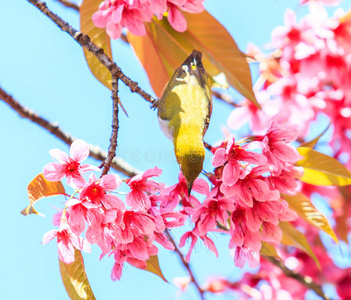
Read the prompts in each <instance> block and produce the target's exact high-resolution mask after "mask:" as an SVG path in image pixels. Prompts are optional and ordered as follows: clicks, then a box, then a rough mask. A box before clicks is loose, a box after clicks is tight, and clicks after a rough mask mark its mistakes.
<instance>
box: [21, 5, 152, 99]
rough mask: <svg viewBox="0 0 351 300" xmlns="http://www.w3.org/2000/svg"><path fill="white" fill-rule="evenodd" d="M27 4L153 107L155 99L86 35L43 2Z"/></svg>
mask: <svg viewBox="0 0 351 300" xmlns="http://www.w3.org/2000/svg"><path fill="white" fill-rule="evenodd" d="M27 1H28V2H29V3H31V4H33V5H34V6H35V7H37V8H38V9H39V10H40V11H41V12H42V13H43V14H44V15H46V16H47V17H48V18H49V19H50V20H51V21H53V22H54V23H55V24H56V25H57V26H58V27H59V28H60V29H61V30H62V31H64V32H67V33H68V34H69V35H70V36H71V37H72V38H73V39H74V40H75V41H76V42H78V44H80V45H81V46H82V47H84V48H85V49H87V50H88V51H89V52H91V53H93V54H94V55H95V56H96V58H97V59H98V60H99V61H100V63H102V64H103V65H104V66H105V67H106V68H107V69H108V70H109V71H110V73H111V75H112V76H116V77H117V78H118V79H120V80H121V81H122V82H123V83H124V84H125V85H126V86H128V87H129V89H130V91H131V92H133V93H137V94H139V95H140V96H141V97H142V98H144V99H145V100H146V101H148V102H149V103H151V105H154V104H155V102H156V99H155V98H153V97H152V96H151V95H150V94H148V93H147V92H145V91H144V90H143V89H141V88H140V86H139V85H138V83H137V82H135V81H133V80H131V79H130V78H129V77H127V76H126V75H125V74H124V73H123V72H122V70H121V69H120V68H119V67H118V66H117V64H116V63H115V62H114V61H113V60H111V58H110V57H109V56H108V55H106V54H105V53H104V50H103V49H102V48H100V47H98V46H97V45H96V44H94V43H93V42H92V41H91V40H90V38H89V36H88V35H86V34H83V33H81V32H79V31H78V30H76V29H74V28H73V27H72V26H70V25H69V24H68V23H67V22H65V21H64V20H62V19H61V18H60V17H59V16H58V15H56V14H54V13H53V12H52V11H51V10H50V9H49V8H48V7H47V6H46V3H45V2H41V1H38V0H27Z"/></svg>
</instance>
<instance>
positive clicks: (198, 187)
mask: <svg viewBox="0 0 351 300" xmlns="http://www.w3.org/2000/svg"><path fill="white" fill-rule="evenodd" d="M192 190H193V191H194V192H197V193H200V194H202V195H207V194H208V193H209V186H208V183H207V182H206V181H205V180H203V179H202V178H196V179H195V181H194V184H193V188H192Z"/></svg>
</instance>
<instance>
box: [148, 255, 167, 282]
mask: <svg viewBox="0 0 351 300" xmlns="http://www.w3.org/2000/svg"><path fill="white" fill-rule="evenodd" d="M146 264H147V266H146V269H145V270H146V271H149V272H151V273H154V274H156V275H157V276H158V277H160V278H161V279H163V280H164V281H166V282H167V283H168V281H167V279H166V278H165V277H164V276H163V274H162V271H161V268H160V264H159V262H158V257H157V255H153V256H150V258H149V260H147V261H146Z"/></svg>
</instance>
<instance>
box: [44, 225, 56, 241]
mask: <svg viewBox="0 0 351 300" xmlns="http://www.w3.org/2000/svg"><path fill="white" fill-rule="evenodd" d="M56 235H57V229H53V230H50V231H48V232H47V233H45V234H44V236H43V241H42V244H43V245H45V244H47V243H49V242H50V241H51V240H52V239H54V238H55V237H56Z"/></svg>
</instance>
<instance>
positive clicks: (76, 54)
mask: <svg viewBox="0 0 351 300" xmlns="http://www.w3.org/2000/svg"><path fill="white" fill-rule="evenodd" d="M47 4H48V6H49V8H50V9H52V10H53V11H54V12H56V13H57V14H58V15H60V16H61V17H62V18H63V19H65V20H67V21H68V22H69V23H70V24H71V25H72V26H73V27H75V28H77V29H78V14H77V13H76V12H74V11H72V10H70V9H67V8H64V7H62V6H61V5H60V4H57V3H56V2H55V1H48V2H47ZM205 6H206V8H207V9H208V10H209V11H210V12H211V13H212V14H213V15H214V16H215V17H216V18H217V19H218V20H220V22H221V23H222V24H223V25H224V26H225V27H226V28H227V30H228V31H229V32H230V33H231V34H232V36H233V37H234V39H235V40H236V42H237V44H238V45H239V48H240V49H241V50H243V51H245V49H246V46H247V44H248V43H250V42H252V43H254V44H256V45H257V46H259V47H263V46H264V45H265V44H266V43H267V42H269V40H270V33H271V31H272V29H273V28H274V27H276V26H277V25H280V24H282V23H283V15H284V11H285V9H286V8H291V9H293V10H295V11H296V12H297V13H298V14H299V15H303V14H304V13H305V12H306V8H305V7H302V6H301V5H299V3H298V1H293V0H286V1H277V0H276V1H273V0H265V1H261V0H256V1H253V0H252V1H232V0H222V1H217V0H206V1H205ZM344 7H347V6H346V5H344ZM0 28H1V29H0V31H1V47H0V86H1V87H2V88H3V89H4V90H5V91H7V92H8V93H10V94H12V95H13V96H14V98H15V99H17V100H18V101H19V102H20V103H22V104H23V105H25V106H27V107H29V108H31V109H33V110H34V111H35V112H36V113H38V114H39V115H41V116H44V117H45V118H47V119H48V120H50V121H52V122H58V124H59V125H60V126H61V128H62V129H64V130H65V131H67V132H69V133H71V134H72V135H73V136H74V137H77V138H81V139H84V140H86V141H87V142H88V143H90V144H93V145H99V146H100V147H102V148H103V149H107V147H108V145H109V138H110V128H111V106H112V105H111V99H110V96H111V95H110V92H109V91H108V90H107V89H106V88H105V87H103V86H102V85H101V84H100V83H99V82H98V81H97V80H96V79H95V78H94V77H93V76H92V75H91V74H90V72H89V70H88V67H87V65H86V63H85V60H84V57H83V52H82V49H81V47H80V46H79V45H78V44H77V43H75V42H74V41H73V40H72V38H71V37H70V36H68V35H67V34H66V33H63V32H61V31H60V30H59V29H58V28H57V27H56V25H54V24H53V23H52V22H51V21H50V20H49V19H48V18H46V17H45V16H44V15H42V14H41V13H40V12H39V11H38V10H37V9H36V8H35V7H34V6H32V5H31V4H29V3H28V2H27V1H19V0H13V1H0ZM112 47H113V54H114V58H115V61H116V62H117V64H118V65H119V66H120V67H121V68H122V70H123V71H124V72H125V73H126V74H127V75H128V76H130V77H131V78H132V79H133V80H135V81H137V82H139V84H140V86H141V87H142V88H143V89H145V90H146V91H148V92H149V93H152V90H151V88H150V85H149V83H148V80H147V77H146V74H145V72H144V71H143V70H142V68H141V66H140V64H139V62H138V60H137V59H136V58H135V57H134V56H133V54H132V50H131V48H130V47H129V46H128V45H126V44H125V43H123V42H121V41H113V43H112ZM120 97H121V99H122V101H123V104H124V106H125V108H126V109H127V111H128V114H129V118H127V117H126V116H125V115H123V114H120V117H119V120H120V130H119V136H118V144H119V147H118V154H119V155H120V156H122V157H123V158H125V159H126V160H127V161H128V162H129V163H130V164H131V165H133V166H135V167H136V168H138V169H140V170H145V169H148V168H152V167H154V166H155V165H157V166H158V167H160V168H162V169H163V175H162V176H161V180H162V181H164V182H166V183H167V184H170V185H171V184H174V183H175V182H176V179H177V176H178V172H179V169H178V165H177V164H176V162H175V159H159V156H160V155H161V154H163V153H167V154H168V153H170V154H171V158H172V157H173V156H172V154H173V150H172V149H173V147H172V144H171V143H170V142H169V141H168V140H167V139H166V138H165V137H164V136H163V134H162V132H161V130H160V128H159V127H158V122H157V118H156V112H155V111H153V110H151V109H149V104H148V103H147V102H145V101H144V100H143V99H142V98H140V97H139V96H138V95H136V94H134V95H133V94H131V93H130V92H129V90H128V89H127V88H126V87H124V86H123V85H122V84H120ZM236 97H237V99H238V100H239V99H240V97H238V96H236ZM0 111H1V118H0V140H1V142H2V143H1V147H0V157H1V170H2V172H1V175H0V179H1V181H0V182H1V184H0V186H1V191H2V197H1V198H2V217H1V219H0V228H1V229H0V232H1V236H2V242H1V247H0V269H1V272H0V289H1V295H2V297H3V299H6V300H11V299H38V300H41V299H51V300H59V299H60V300H61V299H68V296H67V294H66V292H65V289H64V287H63V285H62V283H61V279H60V274H59V269H58V258H57V247H56V243H55V242H52V243H50V244H49V245H46V246H43V245H41V240H42V237H43V234H44V233H45V232H47V231H49V230H51V229H52V228H53V225H52V222H51V220H52V219H51V216H52V215H53V214H54V213H55V210H54V209H53V208H52V207H51V206H50V205H49V204H52V205H54V206H59V205H60V204H61V203H62V201H63V200H64V199H63V198H60V197H56V198H49V199H45V200H42V201H41V202H40V203H38V205H37V206H36V208H37V209H38V210H39V211H40V212H43V213H44V214H45V215H46V217H45V218H42V217H40V216H35V215H31V216H28V217H24V216H22V215H21V214H20V211H21V210H22V209H23V208H24V207H25V206H27V205H28V197H27V192H26V190H27V185H28V183H29V182H30V181H31V179H32V178H34V177H35V176H36V175H37V174H39V173H41V171H42V168H43V166H44V165H45V164H46V163H48V162H50V161H51V157H50V155H49V150H50V149H53V148H60V149H62V150H65V151H68V147H67V146H66V145H65V144H63V143H62V142H61V141H59V140H58V139H57V138H55V137H54V136H52V135H50V134H49V133H48V132H46V131H45V130H43V129H41V128H39V127H38V126H37V125H35V124H33V123H31V122H29V121H28V120H25V119H21V118H20V117H19V116H18V115H17V113H15V112H14V111H12V110H11V109H10V108H9V107H8V106H7V105H6V104H4V103H3V102H0ZM230 111H231V108H230V107H228V106H227V105H225V104H223V103H221V102H219V101H214V108H213V115H212V120H211V125H210V127H209V130H208V132H207V134H206V140H207V141H208V142H210V143H214V142H216V141H218V140H219V139H220V138H221V137H222V134H221V127H222V126H223V125H224V124H225V120H226V118H227V117H228V115H229V113H230ZM237 134H238V136H240V132H238V133H237ZM210 160H211V157H210V155H209V154H208V155H207V158H206V163H205V169H207V170H211V167H210V163H209V162H210ZM89 162H90V163H92V164H96V165H99V164H100V162H96V161H94V160H89ZM182 233H183V231H182V230H174V231H173V234H174V235H175V236H176V237H179V235H181V234H182ZM213 239H214V241H215V243H216V245H217V246H218V249H219V258H218V259H217V258H215V257H214V255H213V254H212V253H211V252H209V251H208V250H207V249H206V248H205V247H204V246H201V245H200V246H198V247H196V249H195V251H194V253H193V255H192V261H191V265H192V267H193V269H194V272H195V275H196V276H197V278H198V280H199V282H200V284H203V283H204V281H205V279H206V278H207V277H208V275H210V274H213V275H220V274H222V275H224V276H228V277H229V278H231V279H233V280H234V279H237V278H239V276H240V271H239V270H238V269H237V268H235V267H234V264H233V262H232V259H231V257H230V255H229V252H228V247H227V246H228V239H227V238H223V237H221V236H219V235H218V236H213ZM187 249H188V248H186V250H187ZM185 253H186V252H185ZM99 255H100V250H99V249H98V248H97V247H93V252H92V254H89V255H84V259H85V263H86V270H87V273H88V277H89V280H90V283H91V285H92V288H93V291H94V293H95V296H96V297H97V299H138V300H144V299H145V300H146V299H156V300H158V299H166V300H168V299H174V298H175V293H176V290H177V289H176V288H175V287H174V286H173V285H172V284H168V283H165V282H163V281H162V280H161V279H159V278H158V277H156V276H155V275H153V274H150V273H148V272H144V271H141V270H138V269H135V268H134V267H131V266H126V267H125V268H124V270H123V277H122V280H121V281H120V282H112V281H111V279H110V272H111V268H112V265H113V260H112V258H111V259H108V258H104V259H103V260H102V261H99ZM159 259H160V264H161V268H162V270H163V272H164V275H165V277H166V278H167V279H168V280H169V281H170V282H172V279H173V278H174V277H182V276H185V275H187V273H186V271H185V270H184V268H183V267H182V266H181V265H180V263H179V259H178V257H177V255H176V254H173V253H171V252H169V251H166V250H162V249H161V250H160V254H159ZM196 297H197V294H196V291H195V290H194V289H193V288H192V287H191V288H190V289H189V291H188V292H187V293H186V294H184V295H182V296H181V297H180V298H179V299H197V298H196ZM207 299H232V298H231V297H229V296H218V297H212V296H209V297H207Z"/></svg>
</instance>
